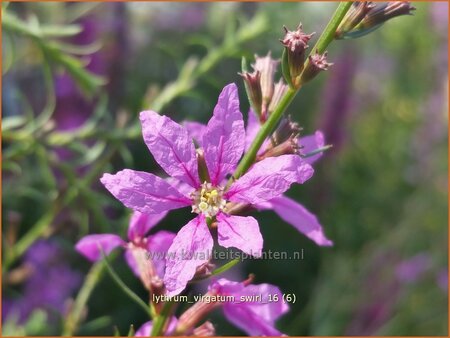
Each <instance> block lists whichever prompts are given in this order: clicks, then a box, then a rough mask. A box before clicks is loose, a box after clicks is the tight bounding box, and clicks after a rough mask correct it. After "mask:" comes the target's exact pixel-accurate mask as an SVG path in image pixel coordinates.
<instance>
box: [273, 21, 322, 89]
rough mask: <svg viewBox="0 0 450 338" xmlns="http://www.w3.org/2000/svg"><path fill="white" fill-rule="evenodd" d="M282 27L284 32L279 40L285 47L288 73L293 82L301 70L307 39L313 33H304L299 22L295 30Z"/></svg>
mask: <svg viewBox="0 0 450 338" xmlns="http://www.w3.org/2000/svg"><path fill="white" fill-rule="evenodd" d="M283 28H284V30H285V33H286V34H285V35H284V38H283V39H282V40H280V41H281V43H282V44H283V45H284V46H285V48H286V53H287V58H288V64H289V73H290V75H291V79H292V82H293V83H295V82H296V81H295V79H296V78H297V77H298V76H299V75H300V74H301V72H302V70H303V63H304V61H305V51H306V49H307V48H308V41H309V40H310V39H311V38H312V36H313V35H314V34H315V33H311V34H305V33H304V32H303V30H302V24H299V25H298V27H297V29H296V30H295V31H290V30H288V29H287V28H286V26H284V27H283Z"/></svg>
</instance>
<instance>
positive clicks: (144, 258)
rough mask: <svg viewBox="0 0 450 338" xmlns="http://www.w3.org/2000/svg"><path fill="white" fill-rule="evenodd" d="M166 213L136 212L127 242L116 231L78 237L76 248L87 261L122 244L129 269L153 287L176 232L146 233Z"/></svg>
mask: <svg viewBox="0 0 450 338" xmlns="http://www.w3.org/2000/svg"><path fill="white" fill-rule="evenodd" d="M166 214H167V212H162V213H160V214H153V215H146V214H142V213H140V212H137V211H135V212H134V213H133V215H132V217H131V220H130V225H129V227H128V242H125V241H124V240H122V239H121V238H120V237H119V236H117V235H115V234H94V235H87V236H85V237H83V238H82V239H80V240H79V241H78V243H77V244H76V245H75V248H76V249H77V251H78V252H80V253H81V254H82V255H83V256H85V257H86V258H87V259H89V260H90V261H97V260H99V259H101V258H102V255H101V250H103V252H104V253H105V254H106V255H107V254H109V253H110V252H111V251H112V250H114V249H115V248H117V247H118V246H122V247H124V248H125V259H126V261H127V263H128V265H129V266H130V268H131V270H132V271H133V272H134V274H135V275H136V276H137V277H139V278H140V279H141V280H142V283H143V284H144V286H145V287H147V288H148V289H150V290H151V289H154V287H155V286H158V287H159V286H160V284H161V278H162V277H163V276H164V270H165V264H166V257H165V256H166V253H167V250H168V248H169V247H170V245H171V244H172V241H173V239H174V237H175V234H174V233H172V232H168V231H158V232H157V233H155V234H154V235H150V236H146V235H147V233H148V232H149V231H150V230H151V229H153V227H155V226H156V225H157V224H158V223H159V221H160V220H161V219H162V218H163V217H164V216H165V215H166ZM100 249H101V250H100Z"/></svg>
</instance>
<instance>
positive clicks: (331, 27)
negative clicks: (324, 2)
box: [228, 2, 352, 184]
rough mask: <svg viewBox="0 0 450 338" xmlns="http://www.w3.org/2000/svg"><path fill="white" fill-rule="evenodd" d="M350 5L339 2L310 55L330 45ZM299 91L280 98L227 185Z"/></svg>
mask: <svg viewBox="0 0 450 338" xmlns="http://www.w3.org/2000/svg"><path fill="white" fill-rule="evenodd" d="M351 5H352V3H351V2H341V3H340V4H339V6H338V7H337V9H336V11H335V12H334V14H333V16H332V17H331V19H330V21H329V22H328V25H327V27H326V28H325V30H324V31H323V33H322V35H321V36H320V38H319V40H317V43H316V44H315V46H314V47H313V48H312V50H311V53H313V52H314V51H316V50H318V51H319V53H322V52H323V51H324V50H325V48H327V46H328V45H329V44H330V43H331V41H333V39H334V34H335V32H336V29H337V27H338V26H339V24H340V23H341V21H342V19H343V18H344V16H345V14H346V13H347V11H348V10H349V9H350V6H351ZM299 90H300V88H298V89H291V88H289V89H288V91H287V92H286V94H285V95H284V96H283V97H282V99H281V101H280V103H279V104H278V106H277V108H276V109H275V111H274V112H273V113H272V114H270V116H269V118H268V119H267V121H266V123H264V125H263V126H262V127H261V129H260V130H259V132H258V134H257V135H256V137H255V139H254V140H253V143H252V144H251V146H250V148H249V150H248V152H247V153H246V154H245V155H244V157H243V158H242V160H241V162H240V163H239V165H238V167H237V168H236V171H235V172H234V175H233V177H232V178H231V179H230V181H229V182H228V184H231V182H232V180H233V179H238V178H239V177H241V176H242V175H243V174H244V173H245V172H246V171H247V170H248V168H250V166H251V165H252V164H253V162H254V160H255V158H256V154H257V153H258V150H259V148H261V146H262V144H263V143H264V141H265V140H266V138H267V137H268V136H269V134H270V133H271V132H272V130H273V129H274V128H275V127H276V125H277V124H278V122H279V120H280V119H281V117H282V116H283V113H284V112H285V110H286V109H287V107H288V106H289V105H290V104H291V102H292V100H293V99H294V98H295V95H296V94H297V93H298V92H299Z"/></svg>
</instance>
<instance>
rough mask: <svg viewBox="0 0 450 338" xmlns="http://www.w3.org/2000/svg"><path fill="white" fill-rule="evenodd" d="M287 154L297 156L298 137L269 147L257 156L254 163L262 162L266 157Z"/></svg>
mask: <svg viewBox="0 0 450 338" xmlns="http://www.w3.org/2000/svg"><path fill="white" fill-rule="evenodd" d="M289 154H299V147H298V136H292V137H290V138H289V139H287V140H286V141H284V142H283V143H281V144H279V145H276V146H274V147H270V148H269V149H267V150H266V151H265V152H264V153H262V154H261V155H258V156H257V158H256V162H259V161H262V160H264V159H265V158H268V157H277V156H281V155H289Z"/></svg>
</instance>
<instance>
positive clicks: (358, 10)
mask: <svg viewBox="0 0 450 338" xmlns="http://www.w3.org/2000/svg"><path fill="white" fill-rule="evenodd" d="M374 7H375V4H374V3H373V2H372V1H356V2H354V3H353V4H352V6H351V7H350V9H349V11H348V12H347V14H346V15H345V17H344V19H342V22H341V24H340V25H339V27H338V29H337V30H336V38H337V39H340V38H342V37H343V36H344V34H345V33H348V32H350V31H351V30H352V29H353V28H354V27H355V26H356V25H358V24H359V23H360V22H361V20H362V19H363V18H364V17H365V16H366V15H367V14H368V13H369V12H370V11H371V10H372V9H373V8H374Z"/></svg>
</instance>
